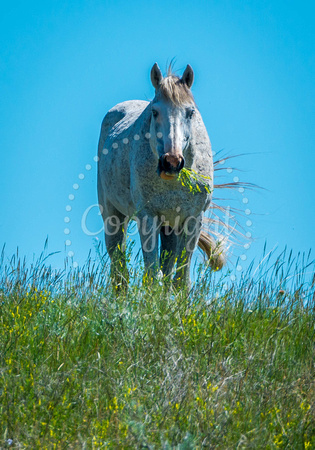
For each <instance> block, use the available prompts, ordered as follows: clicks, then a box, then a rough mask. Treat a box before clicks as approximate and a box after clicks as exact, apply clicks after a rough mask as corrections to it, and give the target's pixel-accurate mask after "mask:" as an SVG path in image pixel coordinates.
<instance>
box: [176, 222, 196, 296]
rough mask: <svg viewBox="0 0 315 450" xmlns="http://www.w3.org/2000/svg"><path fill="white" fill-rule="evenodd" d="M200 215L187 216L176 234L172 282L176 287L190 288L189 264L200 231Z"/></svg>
mask: <svg viewBox="0 0 315 450" xmlns="http://www.w3.org/2000/svg"><path fill="white" fill-rule="evenodd" d="M201 224H202V216H201V215H200V216H198V217H189V218H188V219H187V220H186V221H185V223H184V225H183V228H182V229H181V231H180V234H179V236H178V248H177V251H178V259H177V268H176V274H175V277H174V284H175V287H177V288H185V287H186V288H188V289H190V264H191V258H192V255H193V252H194V250H195V248H196V247H197V244H198V240H199V236H200V232H201Z"/></svg>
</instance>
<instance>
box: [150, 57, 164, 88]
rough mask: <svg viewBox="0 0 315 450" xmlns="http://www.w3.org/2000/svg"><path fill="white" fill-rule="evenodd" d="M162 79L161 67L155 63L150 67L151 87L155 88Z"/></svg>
mask: <svg viewBox="0 0 315 450" xmlns="http://www.w3.org/2000/svg"><path fill="white" fill-rule="evenodd" d="M162 80H163V75H162V72H161V69H160V68H159V66H158V65H157V63H155V64H154V66H153V67H152V69H151V82H152V84H153V87H154V88H155V89H157V88H158V87H159V85H160V83H161V81H162Z"/></svg>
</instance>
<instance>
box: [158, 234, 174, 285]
mask: <svg viewBox="0 0 315 450" xmlns="http://www.w3.org/2000/svg"><path fill="white" fill-rule="evenodd" d="M160 237H161V256H160V266H161V269H162V272H163V276H164V277H170V276H171V274H172V272H173V270H174V267H175V264H176V258H177V244H178V236H177V233H176V230H173V229H172V228H171V227H169V226H162V227H161V231H160Z"/></svg>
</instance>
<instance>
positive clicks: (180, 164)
mask: <svg viewBox="0 0 315 450" xmlns="http://www.w3.org/2000/svg"><path fill="white" fill-rule="evenodd" d="M184 166H185V158H184V157H183V156H182V158H181V160H180V163H179V164H178V169H177V170H178V172H180V171H181V170H182V168H183V167H184Z"/></svg>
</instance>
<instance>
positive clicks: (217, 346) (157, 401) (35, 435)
mask: <svg viewBox="0 0 315 450" xmlns="http://www.w3.org/2000/svg"><path fill="white" fill-rule="evenodd" d="M285 263H286V264H285ZM291 263H292V261H291ZM291 263H290V258H289V261H288V259H286V257H285V256H282V257H281V258H279V259H278V261H277V262H276V263H275V264H274V265H272V267H270V268H269V269H266V268H265V269H263V270H260V271H259V273H256V274H252V273H251V272H248V273H247V274H246V275H244V276H243V277H242V278H241V279H240V280H239V281H237V282H235V283H231V282H230V283H227V281H226V278H224V277H223V278H221V279H220V278H219V277H218V275H213V274H211V272H210V271H208V270H206V271H205V272H203V273H200V274H199V277H198V280H197V282H196V285H195V287H194V289H193V290H192V291H191V292H190V293H184V292H179V293H175V292H173V291H172V289H171V288H170V286H168V285H166V284H162V283H158V282H156V283H153V284H152V285H151V286H149V287H146V288H143V287H142V285H141V277H139V276H138V275H135V276H134V280H133V282H132V284H131V287H130V289H129V291H128V292H127V293H126V294H121V295H118V294H117V293H115V292H113V290H112V289H111V287H110V283H109V277H108V274H107V266H106V265H105V266H104V265H101V264H95V265H93V264H92V263H91V262H90V263H88V264H87V265H86V266H85V267H83V268H82V269H81V270H79V269H78V270H72V271H68V272H67V273H63V272H60V273H58V272H55V271H53V270H52V269H51V268H50V267H49V266H47V265H45V264H46V262H45V261H44V260H40V261H38V262H37V263H35V264H33V266H32V267H30V268H27V266H26V264H25V263H23V261H21V260H19V259H18V257H17V256H14V257H13V258H12V259H11V260H10V261H8V262H7V263H5V258H4V257H3V258H2V264H1V278H0V320H1V324H0V352H1V353H0V370H1V376H0V447H1V448H9V447H10V448H41V449H44V448H49V449H53V448H58V449H59V448H149V449H151V448H152V449H153V448H155V449H157V448H165V449H171V448H172V449H173V448H176V449H193V448H209V449H211V448H218V449H229V448H231V449H234V448H253V449H259V448H269V449H273V448H292V449H311V448H315V420H314V417H315V404H314V399H315V382H314V379H315V377H314V376H315V366H314V361H315V345H314V344H315V341H314V334H315V333H314V318H315V317H314V315H315V294H314V290H315V286H314V283H313V284H312V282H311V281H309V282H306V281H305V279H304V278H303V276H304V275H305V271H306V270H308V271H313V272H314V265H313V266H309V267H308V268H307V269H303V270H302V271H301V270H297V269H293V268H292V267H293V266H292V264H291ZM284 267H289V269H288V270H289V272H290V274H291V278H290V277H289V272H288V271H287V269H285V268H284Z"/></svg>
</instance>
